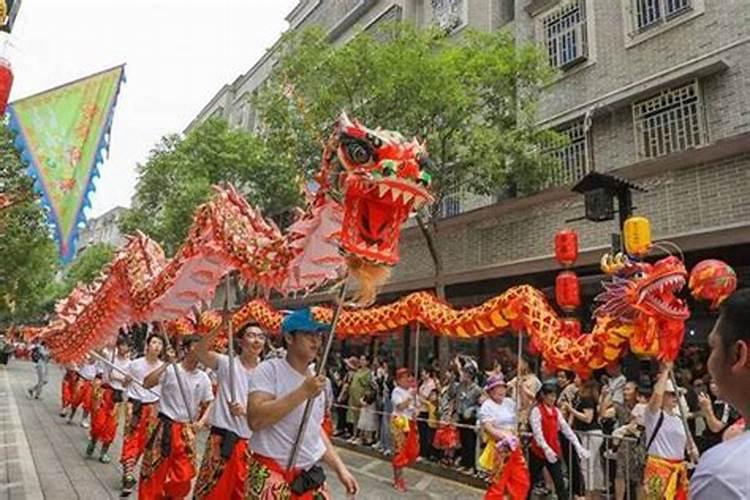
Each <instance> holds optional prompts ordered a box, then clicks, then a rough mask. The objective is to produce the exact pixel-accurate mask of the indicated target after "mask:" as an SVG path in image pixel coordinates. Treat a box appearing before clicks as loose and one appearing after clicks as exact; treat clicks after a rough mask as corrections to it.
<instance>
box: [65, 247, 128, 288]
mask: <svg viewBox="0 0 750 500" xmlns="http://www.w3.org/2000/svg"><path fill="white" fill-rule="evenodd" d="M114 254H115V248H114V247H113V246H112V245H109V244H107V243H95V244H93V245H90V246H88V247H86V248H85V249H84V250H83V252H81V253H80V254H79V255H78V256H77V257H76V259H75V260H74V261H73V263H72V264H71V265H70V267H68V268H67V269H66V270H65V277H64V278H63V290H64V294H65V295H67V294H68V293H70V292H71V291H72V290H73V288H75V286H76V285H78V284H79V283H84V284H89V283H91V282H92V281H94V279H96V278H97V277H98V276H99V274H100V273H101V271H102V268H103V267H104V266H105V265H106V264H108V263H109V262H110V261H111V260H112V257H114Z"/></svg>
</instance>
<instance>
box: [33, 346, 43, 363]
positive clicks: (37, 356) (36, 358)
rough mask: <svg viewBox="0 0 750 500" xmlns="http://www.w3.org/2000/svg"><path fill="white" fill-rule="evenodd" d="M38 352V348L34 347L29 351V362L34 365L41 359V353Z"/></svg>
mask: <svg viewBox="0 0 750 500" xmlns="http://www.w3.org/2000/svg"><path fill="white" fill-rule="evenodd" d="M39 351H40V350H39V347H34V348H33V349H32V350H31V361H33V362H34V363H38V362H39V361H40V360H41V359H42V353H41V352H39Z"/></svg>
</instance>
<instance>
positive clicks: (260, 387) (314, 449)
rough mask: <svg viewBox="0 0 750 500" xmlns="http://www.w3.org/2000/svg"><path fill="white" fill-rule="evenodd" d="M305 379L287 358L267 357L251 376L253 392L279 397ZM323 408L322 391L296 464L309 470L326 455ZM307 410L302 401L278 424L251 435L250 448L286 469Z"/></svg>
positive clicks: (312, 412) (315, 401)
mask: <svg viewBox="0 0 750 500" xmlns="http://www.w3.org/2000/svg"><path fill="white" fill-rule="evenodd" d="M310 373H311V374H312V372H310ZM304 381H305V377H304V376H303V375H302V374H301V373H299V372H298V371H297V370H295V369H294V368H292V367H291V365H290V364H289V363H288V362H287V360H286V359H268V360H266V361H263V362H262V363H261V364H259V365H258V367H257V368H256V369H255V371H254V372H253V375H252V377H250V393H251V394H252V393H253V392H264V393H266V394H270V395H272V396H274V397H275V398H277V399H278V398H282V397H284V396H286V395H287V394H289V393H290V392H292V391H294V390H296V389H297V388H298V387H299V386H300V385H302V383H303V382H304ZM324 408H325V394H323V393H322V392H321V393H320V394H318V396H317V397H316V398H315V400H314V402H313V405H312V411H311V412H310V418H309V419H308V420H307V426H306V427H305V434H304V435H303V436H302V442H301V443H300V447H299V454H298V455H297V460H296V462H295V464H294V466H295V467H299V468H302V469H309V468H310V467H312V466H313V465H315V464H316V463H317V462H318V461H319V460H320V459H321V458H322V457H323V454H325V451H326V448H325V443H324V442H323V437H322V431H321V425H322V424H323V415H324ZM304 411H305V404H304V403H303V404H301V405H299V406H298V407H297V408H295V409H294V410H293V411H292V412H290V413H289V414H287V415H286V416H285V417H284V418H282V419H281V420H279V421H278V422H276V424H275V425H272V426H270V427H266V428H265V429H262V430H259V431H257V432H254V433H253V435H252V437H251V438H250V449H251V450H253V451H254V452H256V453H259V454H260V455H264V456H266V457H270V458H272V459H274V460H276V462H278V463H279V465H281V466H282V467H284V468H286V466H287V462H288V461H289V455H290V454H291V452H292V446H293V445H294V438H295V437H296V436H297V431H298V430H299V426H300V422H302V414H303V413H304Z"/></svg>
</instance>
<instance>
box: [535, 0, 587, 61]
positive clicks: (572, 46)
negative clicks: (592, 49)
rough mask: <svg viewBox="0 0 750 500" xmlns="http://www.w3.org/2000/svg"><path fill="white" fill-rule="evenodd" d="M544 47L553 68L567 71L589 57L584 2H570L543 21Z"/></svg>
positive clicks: (578, 0)
mask: <svg viewBox="0 0 750 500" xmlns="http://www.w3.org/2000/svg"><path fill="white" fill-rule="evenodd" d="M542 30H543V36H544V46H545V48H546V50H547V55H548V56H549V63H550V65H551V66H552V67H553V68H560V69H566V68H568V67H570V66H573V65H575V64H577V63H579V62H581V61H584V60H585V59H586V57H587V52H588V48H587V43H586V12H585V8H584V0H575V1H572V2H568V3H566V4H564V5H563V6H561V7H559V8H558V9H556V10H555V11H554V12H552V13H551V14H548V15H547V16H545V17H544V18H543V19H542Z"/></svg>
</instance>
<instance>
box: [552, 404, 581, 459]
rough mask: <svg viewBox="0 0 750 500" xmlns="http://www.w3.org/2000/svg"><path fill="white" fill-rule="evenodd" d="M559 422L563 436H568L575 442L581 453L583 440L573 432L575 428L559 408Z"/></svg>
mask: <svg viewBox="0 0 750 500" xmlns="http://www.w3.org/2000/svg"><path fill="white" fill-rule="evenodd" d="M557 423H558V424H559V425H560V431H561V432H562V433H563V436H565V437H566V438H568V441H570V442H571V443H572V444H573V446H574V447H575V449H576V451H578V452H579V454H580V451H581V450H582V449H583V446H582V445H581V441H580V440H579V439H578V436H576V433H575V432H573V429H571V427H570V425H569V424H568V422H567V421H566V420H565V417H563V415H562V413H561V412H560V410H557Z"/></svg>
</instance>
